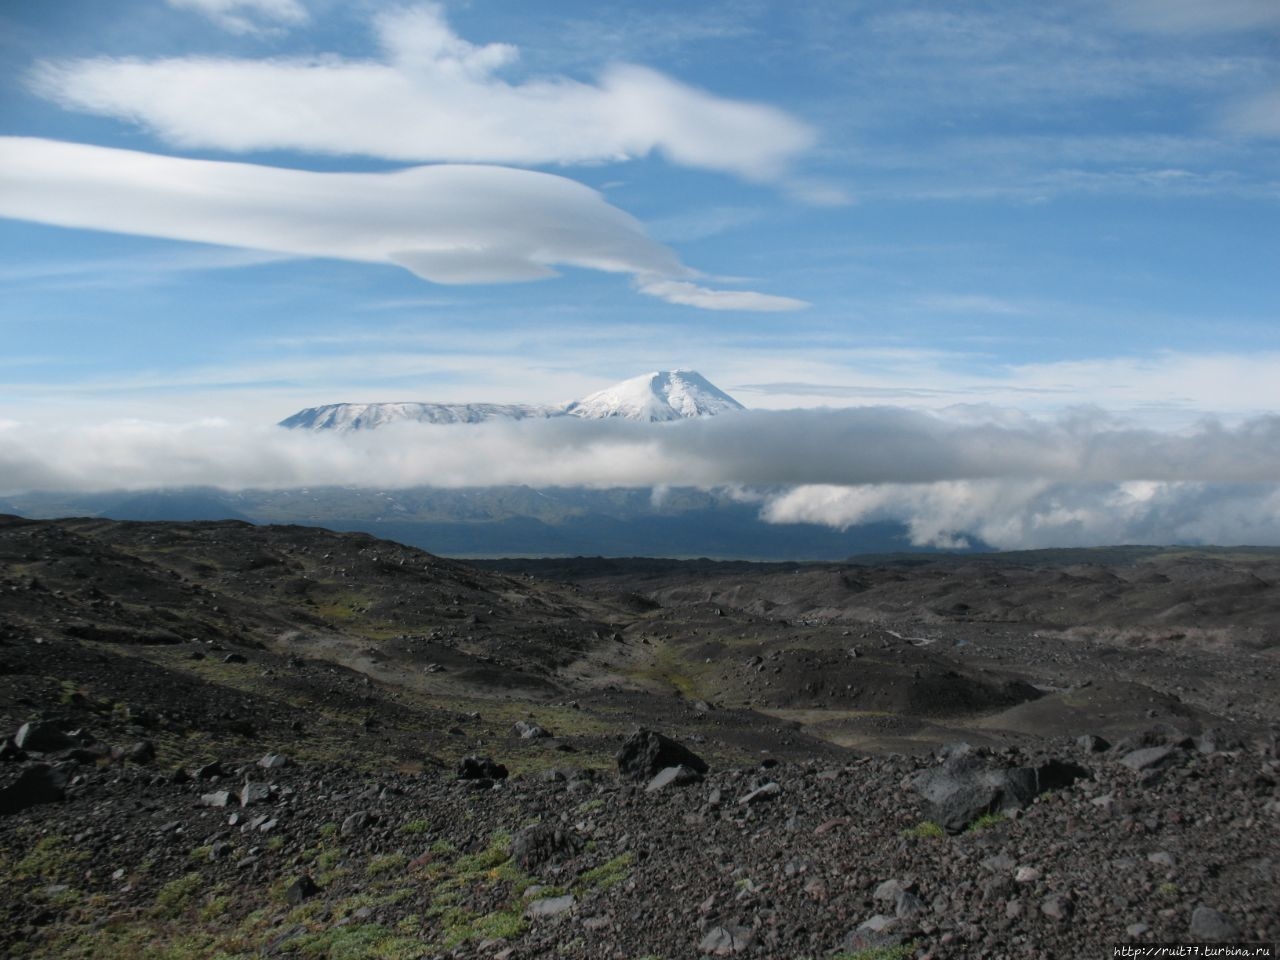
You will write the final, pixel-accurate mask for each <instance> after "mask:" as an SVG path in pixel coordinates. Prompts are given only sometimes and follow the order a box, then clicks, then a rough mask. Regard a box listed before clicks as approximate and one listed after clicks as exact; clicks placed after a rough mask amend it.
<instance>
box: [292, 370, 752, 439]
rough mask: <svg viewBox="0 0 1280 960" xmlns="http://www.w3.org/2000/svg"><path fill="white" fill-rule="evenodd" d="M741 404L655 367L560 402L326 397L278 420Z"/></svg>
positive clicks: (325, 425) (593, 414)
mask: <svg viewBox="0 0 1280 960" xmlns="http://www.w3.org/2000/svg"><path fill="white" fill-rule="evenodd" d="M743 409H745V408H744V407H743V406H742V404H740V403H739V402H738V401H737V400H735V399H733V397H731V396H729V395H728V394H727V393H725V392H724V391H723V390H721V389H720V388H719V387H717V386H715V385H714V384H713V383H711V381H709V380H707V379H706V377H704V376H702V375H701V374H700V373H698V372H696V371H694V370H655V371H653V372H652V373H644V374H641V375H640V376H638V377H631V378H630V379H628V380H623V381H621V382H620V383H615V384H614V385H613V386H611V387H606V388H605V389H603V390H598V391H596V392H595V393H592V394H590V395H589V396H586V397H583V398H582V399H581V400H573V401H571V402H569V403H566V404H563V405H561V406H558V407H556V406H539V405H536V404H524V403H404V402H401V403H330V404H326V405H324V406H320V407H308V408H307V409H305V410H299V411H298V412H297V413H295V414H293V415H292V416H289V417H286V418H285V419H284V420H281V421H280V424H279V425H280V426H282V427H288V428H290V429H295V430H297V429H302V430H338V431H343V432H348V431H352V430H371V429H374V428H376V427H380V426H383V425H385V424H388V423H402V422H405V421H416V422H419V423H436V424H440V423H484V422H487V421H491V420H528V419H546V418H549V417H565V416H570V417H578V418H580V419H583V420H609V419H622V420H632V421H636V422H639V423H663V422H668V421H672V420H685V419H690V418H694V417H710V416H716V415H718V414H721V413H727V412H730V411H734V410H743Z"/></svg>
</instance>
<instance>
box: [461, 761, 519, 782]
mask: <svg viewBox="0 0 1280 960" xmlns="http://www.w3.org/2000/svg"><path fill="white" fill-rule="evenodd" d="M458 779H459V780H505V779H507V768H506V767H505V766H504V765H502V764H501V763H497V762H495V761H493V760H490V759H489V758H488V757H463V758H462V759H461V760H459V761H458Z"/></svg>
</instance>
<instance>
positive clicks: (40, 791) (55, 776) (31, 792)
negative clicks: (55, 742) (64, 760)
mask: <svg viewBox="0 0 1280 960" xmlns="http://www.w3.org/2000/svg"><path fill="white" fill-rule="evenodd" d="M68 780H69V776H68V774H67V771H66V770H65V769H63V768H62V767H55V766H51V765H50V764H47V763H38V764H36V765H34V766H31V767H27V768H26V769H25V770H23V771H22V772H21V773H20V774H18V776H17V778H16V779H15V780H14V781H13V782H12V783H10V784H9V785H8V786H6V787H4V788H3V789H0V815H5V816H7V815H9V814H12V813H18V812H19V811H21V810H26V809H27V808H28V807H34V806H36V805H38V804H41V803H57V802H58V801H60V800H65V799H66V797H67V781H68Z"/></svg>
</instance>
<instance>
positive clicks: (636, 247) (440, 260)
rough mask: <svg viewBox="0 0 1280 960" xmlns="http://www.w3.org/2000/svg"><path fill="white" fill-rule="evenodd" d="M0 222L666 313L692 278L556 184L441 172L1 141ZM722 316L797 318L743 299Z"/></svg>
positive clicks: (512, 174) (617, 217)
mask: <svg viewBox="0 0 1280 960" xmlns="http://www.w3.org/2000/svg"><path fill="white" fill-rule="evenodd" d="M0 216H7V217H14V218H17V219H22V220H31V221H35V222H37V223H47V224H54V225H57V226H64V227H78V228H87V229H93V230H107V231H111V232H115V233H129V234H138V235H142V236H152V237H165V238H168V239H173V240H187V241H194V242H199V243H212V244H221V245H224V246H231V247H243V248H248V249H254V250H269V251H275V252H280V253H286V254H293V255H297V256H306V257H333V258H337V259H343V260H355V261H363V262H367V263H384V264H394V265H396V266H400V267H403V268H404V269H406V270H409V271H411V272H412V273H414V274H416V275H418V276H420V277H422V278H423V279H426V280H430V281H432V282H434V283H454V284H465V283H504V282H514V281H523V280H536V279H540V278H543V277H550V276H555V274H556V270H555V268H556V267H557V266H571V267H583V268H587V269H591V270H603V271H606V272H610V273H625V274H631V275H632V276H633V277H635V278H636V286H637V287H638V288H639V289H640V290H641V291H644V292H648V293H651V294H652V295H654V296H658V297H660V298H662V299H665V300H668V301H670V302H673V303H685V304H690V305H694V306H707V305H713V307H714V306H722V304H721V303H716V304H709V303H708V302H702V303H700V302H699V300H700V299H701V300H703V301H708V300H714V296H715V292H714V291H703V294H705V296H703V297H700V298H692V299H691V298H689V297H688V296H687V295H686V293H685V291H684V290H683V287H682V284H687V281H688V280H689V279H690V278H693V277H697V276H698V274H697V273H696V272H695V271H693V270H691V269H689V268H688V267H685V266H684V265H683V264H681V263H680V260H679V258H678V257H677V256H676V255H675V254H674V253H673V252H672V251H671V250H670V249H668V248H667V247H664V246H663V245H662V244H660V243H657V242H656V241H654V240H652V239H650V238H649V236H648V235H647V234H646V233H645V231H644V228H643V226H641V224H640V223H639V221H637V220H636V219H635V218H634V217H632V216H630V215H629V214H627V213H625V212H624V211H622V210H619V209H618V208H617V207H614V206H611V205H610V204H609V203H607V202H606V201H605V200H604V198H603V197H601V196H600V194H599V193H597V192H596V191H594V190H592V189H590V188H589V187H585V186H583V185H582V184H579V183H576V182H575V181H572V180H569V179H567V178H565V177H559V176H555V175H553V174H549V173H538V172H535V171H531V170H515V169H511V168H507V167H494V166H469V165H457V164H442V165H439V166H428V167H413V168H410V169H407V170H400V171H395V172H391V173H315V172H310V171H305V170H289V169H283V168H279V167H267V166H262V165H258V164H248V163H227V162H222V161H212V160H189V159H183V158H179V157H167V156H159V155H156V154H149V153H140V152H137V151H132V150H117V149H112V148H107V147H94V146H88V145H85V144H76V143H64V142H60V141H54V140H41V139H35V138H29V137H0ZM726 296H729V297H731V300H730V302H732V304H733V308H734V309H739V310H760V309H763V310H777V309H779V308H784V309H796V308H799V307H802V306H804V305H805V304H804V303H803V302H802V301H798V300H789V299H787V298H782V297H770V296H766V295H764V294H755V293H752V292H749V291H738V292H733V293H732V294H727V295H726Z"/></svg>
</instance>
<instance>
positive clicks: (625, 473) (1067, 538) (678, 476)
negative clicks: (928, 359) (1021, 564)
mask: <svg viewBox="0 0 1280 960" xmlns="http://www.w3.org/2000/svg"><path fill="white" fill-rule="evenodd" d="M1278 476H1280V416H1271V417H1264V418H1260V419H1257V420H1254V421H1250V422H1248V423H1246V424H1243V425H1241V426H1240V427H1238V428H1235V429H1227V428H1224V427H1221V426H1219V425H1215V424H1204V425H1202V426H1201V427H1200V428H1198V429H1196V430H1194V431H1183V432H1178V433H1171V432H1161V431H1154V430H1140V429H1134V428H1131V427H1126V426H1125V425H1124V424H1121V423H1117V422H1115V421H1114V420H1112V419H1111V418H1109V417H1107V416H1105V415H1103V414H1101V413H1098V412H1081V413H1079V414H1077V415H1076V416H1075V417H1074V418H1072V419H1066V420H1056V421H1044V420H1037V419H1033V418H1030V417H1025V416H1018V415H1016V414H1009V413H1006V414H1005V415H1003V416H1002V417H1000V418H994V419H986V420H983V419H981V418H978V417H973V416H970V418H969V419H968V420H967V421H965V420H960V419H957V418H955V417H952V418H945V417H940V416H935V415H929V414H921V413H915V412H911V411H906V410H901V409H895V408H864V409H855V410H846V411H781V412H761V411H757V412H751V413H746V414H738V415H726V416H722V417H719V418H715V419H710V420H702V421H689V422H682V423H676V424H661V425H646V424H634V423H627V422H618V421H594V422H593V421H579V420H571V421H559V420H548V421H523V422H519V423H490V424H480V425H469V426H430V425H422V424H402V425H396V426H391V427H385V428H381V429H379V430H375V431H368V432H364V433H354V434H332V433H312V432H307V431H289V430H284V429H281V428H261V427H259V428H250V429H245V428H243V427H239V426H236V425H234V424H232V423H229V422H226V421H209V420H207V421H201V422H199V423H193V424H186V425H160V424H155V423H147V422H142V421H130V422H116V423H107V424H101V425H92V426H82V427H63V428H57V429H53V430H50V429H35V428H32V427H30V426H25V425H23V424H19V423H15V422H13V421H6V422H0V478H3V483H2V484H0V496H5V495H13V494H17V493H21V492H23V491H29V490H67V491H94V490H118V489H133V490H140V489H153V488H175V487H184V486H208V485H214V486H219V487H223V488H226V489H245V488H277V489H278V488H297V487H303V486H308V487H313V486H323V485H334V484H341V485H354V486H361V487H367V488H377V489H393V488H397V487H410V486H420V485H429V486H437V487H470V486H488V485H495V484H497V485H504V484H528V485H531V486H534V487H555V486H590V487H652V488H659V489H661V488H665V487H670V486H695V487H701V488H704V489H709V488H720V489H724V488H728V489H732V490H737V491H739V493H740V494H741V496H742V498H744V499H750V500H754V501H755V502H758V503H759V504H760V511H761V512H760V515H761V517H762V519H764V520H766V521H768V522H773V523H814V524H822V525H826V526H830V527H835V528H844V527H848V526H852V525H855V524H861V523H868V522H873V521H886V520H889V521H898V522H902V523H905V524H906V525H907V526H908V528H909V530H910V535H911V538H912V540H913V542H915V543H917V544H920V545H932V546H941V547H956V546H963V545H965V544H966V543H972V542H974V541H975V540H979V541H982V542H985V543H988V544H991V545H993V546H996V547H1002V548H1023V547H1038V546H1081V545H1088V544H1111V543H1171V542H1191V543H1196V542H1199V543H1259V544H1280V484H1277V482H1276V479H1275V478H1276V477H1278Z"/></svg>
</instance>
